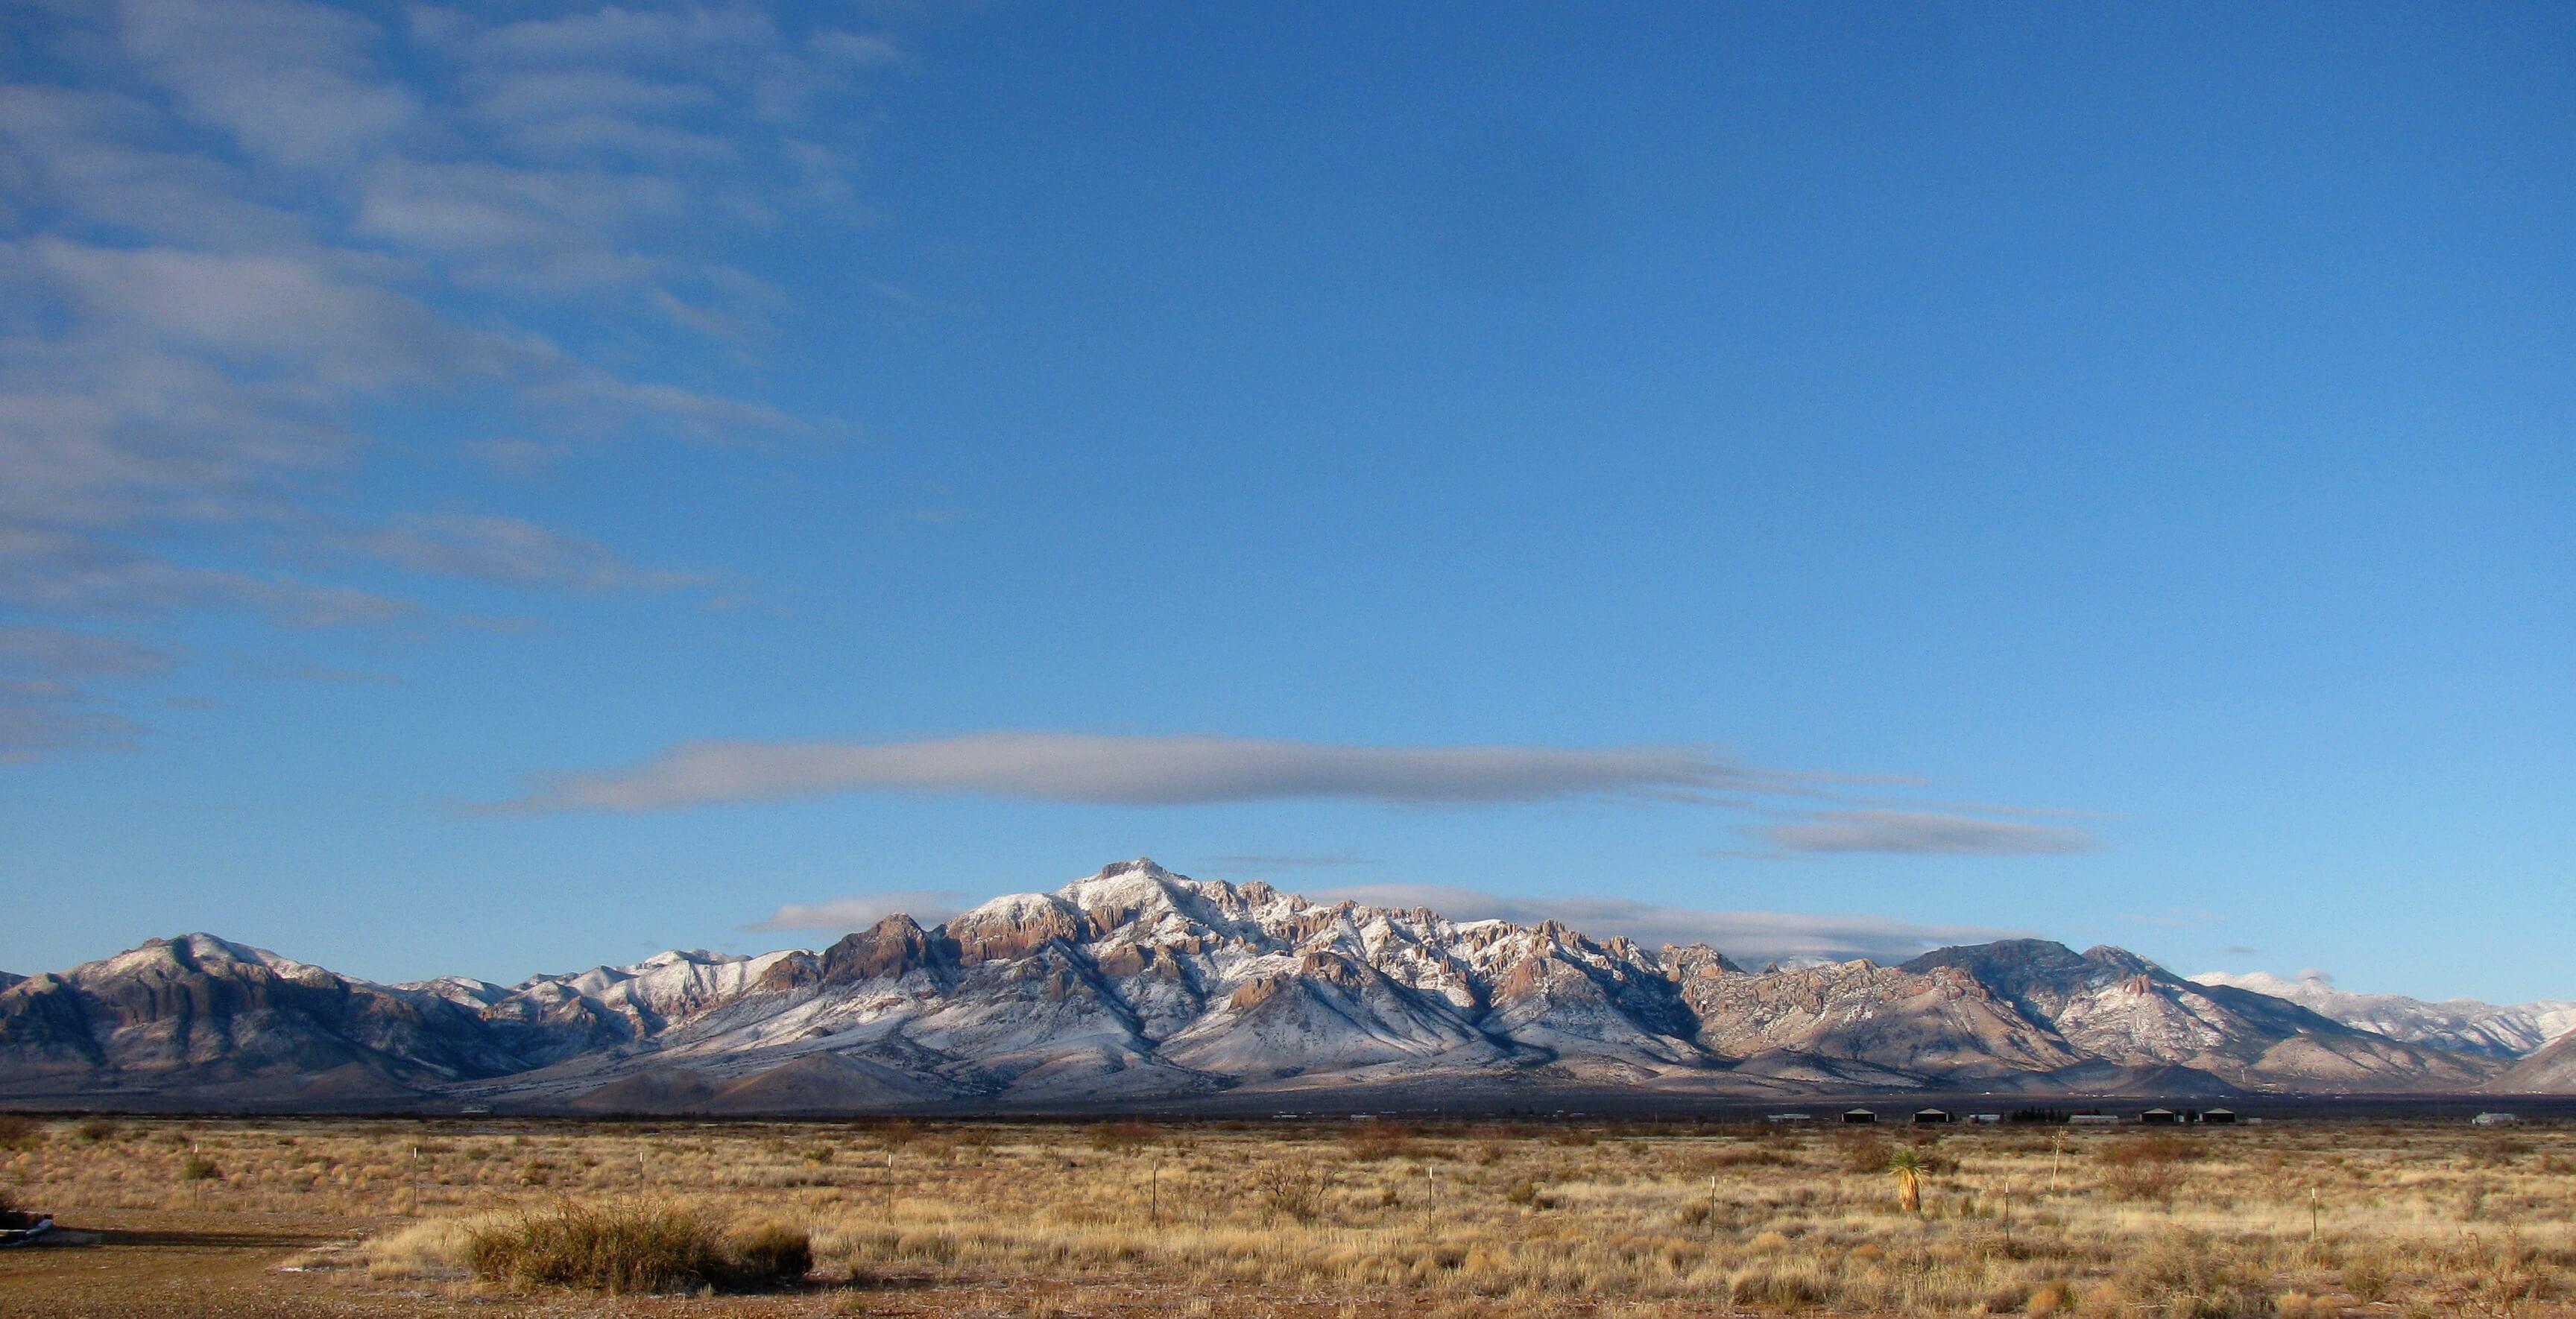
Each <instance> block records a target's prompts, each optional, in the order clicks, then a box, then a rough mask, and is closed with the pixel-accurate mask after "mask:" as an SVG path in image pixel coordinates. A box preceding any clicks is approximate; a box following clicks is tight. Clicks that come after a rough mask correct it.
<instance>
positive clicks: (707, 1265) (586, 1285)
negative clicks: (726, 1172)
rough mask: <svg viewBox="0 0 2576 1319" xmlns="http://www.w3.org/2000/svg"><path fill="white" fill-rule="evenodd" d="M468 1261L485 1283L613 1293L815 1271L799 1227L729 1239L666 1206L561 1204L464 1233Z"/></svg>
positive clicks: (752, 1281) (687, 1211)
mask: <svg viewBox="0 0 2576 1319" xmlns="http://www.w3.org/2000/svg"><path fill="white" fill-rule="evenodd" d="M463 1253H464V1256H465V1262H466V1264H467V1267H469V1268H470V1269H471V1270H472V1271H473V1273H474V1276H476V1277H478V1278H481V1279H483V1280H485V1281H487V1282H503V1283H510V1284H514V1285H518V1286H541V1287H569V1288H575V1289H578V1290H583V1291H595V1292H606V1293H609V1294H611V1295H625V1294H629V1293H638V1292H668V1291H676V1290H683V1289H687V1288H691V1287H700V1286H715V1285H719V1284H725V1285H736V1286H759V1285H768V1284H774V1283H777V1282H781V1281H792V1280H794V1279H797V1278H801V1277H803V1276H805V1274H806V1272H807V1271H809V1270H811V1269H812V1268H813V1267H814V1248H813V1243H812V1241H811V1239H810V1238H809V1237H808V1236H807V1235H806V1233H805V1230H804V1229H802V1228H799V1227H794V1226H791V1225H789V1224H786V1223H781V1222H776V1221H768V1222H761V1223H756V1224H753V1225H750V1226H748V1227H745V1228H742V1229H739V1230H737V1231H736V1232H734V1233H733V1234H731V1235H727V1234H726V1233H724V1232H723V1231H721V1230H720V1228H719V1227H718V1224H717V1222H716V1220H715V1218H714V1217H712V1216H711V1215H709V1214H707V1213H705V1212H703V1211H702V1210H699V1209H697V1208H695V1207H693V1206H689V1205H685V1204H680V1203H676V1202H668V1201H666V1202H659V1203H628V1204H607V1205H603V1204H585V1203H581V1202H578V1201H571V1200H565V1201H558V1202H557V1203H555V1204H554V1205H551V1206H549V1207H547V1208H544V1209H538V1210H528V1211H522V1212H520V1213H516V1214H512V1215H509V1216H507V1217H504V1218H501V1219H498V1220H494V1221H490V1222H486V1223H484V1224H482V1225H480V1226H474V1227H469V1228H467V1229H466V1231H465V1239H464V1252H463Z"/></svg>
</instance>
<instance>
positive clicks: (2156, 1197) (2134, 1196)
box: [2102, 1163, 2182, 1204]
mask: <svg viewBox="0 0 2576 1319" xmlns="http://www.w3.org/2000/svg"><path fill="white" fill-rule="evenodd" d="M2181 1189H2182V1169H2180V1168H2177V1167H2175V1166H2173V1165H2172V1164H2170V1163H2122V1164H2113V1165H2112V1166H2111V1167H2109V1168H2106V1169H2104V1170H2103V1171H2102V1193H2103V1194H2105V1195H2108V1196H2110V1197H2111V1198H2112V1199H2114V1200H2142V1201H2147V1202H2150V1203H2154V1204H2171V1203H2173V1198H2174V1193H2175V1192H2177V1191H2179V1190H2181Z"/></svg>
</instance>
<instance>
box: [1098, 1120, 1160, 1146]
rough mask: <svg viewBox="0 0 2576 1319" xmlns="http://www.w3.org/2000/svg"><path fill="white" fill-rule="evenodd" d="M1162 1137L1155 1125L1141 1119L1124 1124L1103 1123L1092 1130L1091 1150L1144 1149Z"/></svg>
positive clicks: (1127, 1121)
mask: <svg viewBox="0 0 2576 1319" xmlns="http://www.w3.org/2000/svg"><path fill="white" fill-rule="evenodd" d="M1161 1136H1162V1133H1161V1132H1158V1131H1156V1130H1155V1129H1154V1124H1153V1123H1151V1122H1146V1121H1144V1120H1142V1119H1139V1118H1129V1119H1127V1120H1126V1121H1124V1122H1103V1123H1101V1124H1100V1125H1098V1126H1096V1127H1093V1128H1092V1129H1091V1148H1093V1149H1096V1150H1132V1149H1142V1148H1144V1147H1145V1146H1147V1145H1151V1144H1153V1143H1154V1142H1155V1141H1156V1140H1158V1139H1160V1138H1161Z"/></svg>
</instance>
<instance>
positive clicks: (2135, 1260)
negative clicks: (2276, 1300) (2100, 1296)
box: [2117, 1232, 2272, 1319]
mask: <svg viewBox="0 0 2576 1319" xmlns="http://www.w3.org/2000/svg"><path fill="white" fill-rule="evenodd" d="M2252 1274H2253V1271H2252V1270H2248V1269H2244V1268H2241V1267H2239V1266H2238V1264H2237V1262H2236V1261H2235V1260H2234V1259H2233V1258H2232V1257H2231V1255H2230V1254H2229V1252H2228V1251H2227V1250H2226V1249H2225V1248H2224V1247H2223V1246H2222V1245H2221V1244H2220V1243H2218V1242H2216V1241H2213V1240H2211V1239H2210V1238H2209V1237H2207V1236H2204V1235H2202V1234H2200V1233H2197V1232H2175V1233H2172V1234H2169V1235H2166V1236H2162V1237H2158V1238H2156V1239H2155V1240H2154V1241H2152V1242H2150V1243H2148V1244H2147V1245H2146V1246H2145V1247H2144V1248H2143V1249H2141V1250H2139V1251H2138V1252H2137V1253H2135V1254H2133V1255H2131V1256H2130V1257H2129V1258H2128V1259H2127V1260H2126V1261H2124V1262H2123V1263H2122V1265H2121V1267H2120V1272H2119V1275H2118V1277H2117V1283H2118V1286H2119V1290H2120V1291H2121V1292H2123V1293H2124V1294H2126V1295H2127V1296H2128V1297H2130V1298H2131V1300H2132V1302H2133V1303H2134V1304H2138V1305H2143V1306H2148V1307H2152V1308H2154V1309H2155V1310H2157V1311H2158V1312H2159V1313H2161V1314H2162V1315H2164V1316H2165V1319H2231V1316H2237V1315H2253V1314H2261V1313H2263V1312H2265V1311H2267V1310H2270V1309H2271V1308H2272V1299H2271V1297H2269V1296H2267V1295H2265V1294H2264V1290H2263V1288H2262V1287H2260V1286H2259V1285H2257V1283H2258V1282H2259V1281H2260V1280H2259V1279H2257V1278H2255V1277H2254V1276H2252Z"/></svg>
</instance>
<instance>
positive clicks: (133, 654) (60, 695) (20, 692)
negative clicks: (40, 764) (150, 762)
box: [0, 627, 171, 762]
mask: <svg viewBox="0 0 2576 1319" xmlns="http://www.w3.org/2000/svg"><path fill="white" fill-rule="evenodd" d="M170 665H171V657H170V655H168V654H167V653H165V652H163V651H160V650H156V649H154V648H152V647H150V646H145V645H142V644H139V643H137V642H134V641H129V640H127V639H125V638H122V637H115V636H108V635H104V634H101V633H96V632H78V631H72V630H69V629H65V628H52V627H0V762H14V761H25V760H33V759H36V758H38V757H40V756H45V755H50V754H53V753H56V752H62V751H72V750H81V749H87V748H96V747H103V746H117V745H122V744H124V743H127V742H130V741H131V740H132V739H133V738H134V736H135V735H136V734H137V733H139V732H140V731H141V729H140V728H139V727H138V726H137V725H136V724H135V723H134V721H133V720H131V719H128V718H126V717H125V716H124V715H122V714H119V713H117V712H116V711H114V710H110V709H103V708H100V706H99V700H98V697H97V695H96V693H95V691H94V690H93V688H92V684H93V683H94V682H96V681H98V680H99V679H103V678H104V679H114V678H128V679H131V678H144V677H151V676H153V675H156V674H159V673H162V672H164V671H166V670H167V669H168V668H169V667H170Z"/></svg>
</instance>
